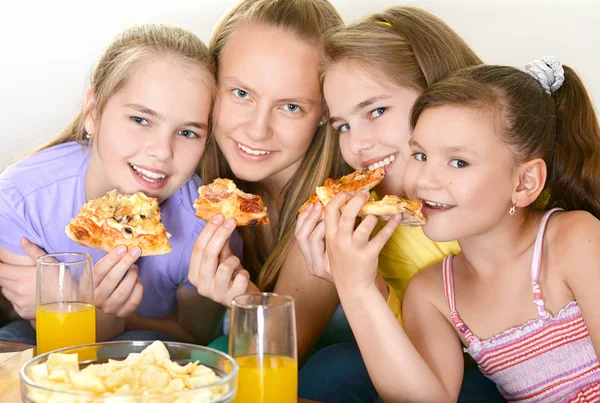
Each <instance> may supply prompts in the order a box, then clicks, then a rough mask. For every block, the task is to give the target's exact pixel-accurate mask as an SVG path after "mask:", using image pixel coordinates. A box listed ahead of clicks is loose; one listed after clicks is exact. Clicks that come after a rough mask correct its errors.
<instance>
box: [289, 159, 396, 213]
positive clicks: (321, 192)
mask: <svg viewBox="0 0 600 403" xmlns="http://www.w3.org/2000/svg"><path fill="white" fill-rule="evenodd" d="M384 176H385V169H384V168H377V169H374V170H372V171H368V170H359V171H354V172H352V173H351V174H348V175H346V176H343V177H341V178H340V179H331V178H329V179H327V180H325V183H324V184H323V186H318V187H317V189H316V192H315V193H313V194H312V195H311V196H310V198H309V199H308V200H307V201H306V203H304V204H303V205H302V206H301V207H300V208H299V209H298V214H300V213H301V212H303V211H304V210H306V209H307V208H308V206H310V205H311V204H316V203H319V202H320V203H321V204H322V205H323V206H326V205H327V203H329V201H330V200H331V199H333V197H334V196H335V195H336V194H338V193H341V192H348V193H352V194H357V193H359V192H361V191H363V190H371V189H373V188H374V187H375V186H377V185H378V184H379V183H381V181H382V180H383V177H384Z"/></svg>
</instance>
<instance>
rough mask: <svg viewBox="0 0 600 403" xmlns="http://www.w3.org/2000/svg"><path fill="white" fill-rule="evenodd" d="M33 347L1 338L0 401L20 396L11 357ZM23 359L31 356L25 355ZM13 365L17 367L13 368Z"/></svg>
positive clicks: (304, 401)
mask: <svg viewBox="0 0 600 403" xmlns="http://www.w3.org/2000/svg"><path fill="white" fill-rule="evenodd" d="M32 347H33V346H31V345H29V344H22V343H15V342H13V341H7V340H0V401H6V399H7V398H14V397H16V396H19V398H20V384H19V373H18V371H19V369H18V368H20V364H21V360H11V358H13V357H15V356H16V355H19V353H20V352H22V351H25V350H28V349H30V348H32ZM28 356H29V354H28ZM23 359H29V358H28V357H24V358H23ZM8 360H11V361H8ZM4 363H6V365H3V364H4ZM13 363H15V364H13ZM11 364H12V365H11ZM13 366H14V367H15V368H12V367H13ZM17 367H18V368H17ZM2 369H3V370H2ZM13 401H14V400H13ZM298 403H318V402H315V401H314V400H307V399H298Z"/></svg>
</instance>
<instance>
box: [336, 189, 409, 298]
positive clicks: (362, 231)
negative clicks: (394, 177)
mask: <svg viewBox="0 0 600 403" xmlns="http://www.w3.org/2000/svg"><path fill="white" fill-rule="evenodd" d="M368 198H369V193H368V192H361V193H359V194H357V195H356V196H354V197H351V196H350V195H349V194H348V193H340V194H338V195H336V196H335V197H334V198H333V199H332V200H331V201H330V202H329V203H328V204H327V207H325V221H324V222H325V240H326V249H327V255H328V257H329V265H330V267H331V274H332V276H333V279H334V282H335V285H336V287H337V288H338V290H340V289H342V288H349V287H351V288H353V289H355V290H357V289H364V288H369V287H371V286H376V281H375V279H376V276H377V261H378V256H379V253H380V252H381V249H382V248H383V246H384V245H385V243H386V242H387V241H388V240H389V239H390V237H391V236H392V234H393V233H394V231H395V230H396V228H397V227H398V224H399V223H400V217H399V216H398V215H395V216H393V217H392V218H390V220H389V221H388V222H387V224H386V225H385V226H384V227H383V228H382V229H381V231H379V232H378V233H377V235H375V236H374V237H373V239H371V240H369V237H370V235H371V233H372V232H373V229H374V228H375V226H376V225H377V218H376V217H374V216H367V217H366V218H365V219H364V220H362V222H361V223H360V224H359V225H358V226H357V227H356V229H355V223H356V218H357V216H358V213H359V211H360V209H361V207H362V205H363V204H364V203H365V202H366V201H367V200H368ZM346 202H347V204H346ZM344 204H346V206H345V207H344V209H343V211H341V209H342V206H344Z"/></svg>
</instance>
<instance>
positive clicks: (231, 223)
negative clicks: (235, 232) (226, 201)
mask: <svg viewBox="0 0 600 403" xmlns="http://www.w3.org/2000/svg"><path fill="white" fill-rule="evenodd" d="M224 225H225V227H227V228H233V227H235V220H234V219H233V218H228V219H227V221H225V224H224Z"/></svg>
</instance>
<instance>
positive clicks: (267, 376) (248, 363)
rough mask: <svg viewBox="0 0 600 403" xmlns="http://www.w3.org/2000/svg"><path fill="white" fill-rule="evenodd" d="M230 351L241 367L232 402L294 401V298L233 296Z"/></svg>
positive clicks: (295, 372)
mask: <svg viewBox="0 0 600 403" xmlns="http://www.w3.org/2000/svg"><path fill="white" fill-rule="evenodd" d="M229 354H231V355H232V356H233V357H234V358H235V360H236V361H237V363H238V365H239V367H240V370H239V373H238V389H237V395H236V397H235V399H234V403H242V402H243V403H288V402H290V403H291V402H294V403H295V402H297V401H298V356H297V351H296V316H295V311H294V299H293V298H292V297H290V296H287V295H278V294H274V293H252V294H244V295H240V296H238V297H236V298H234V300H233V302H232V305H231V331H230V333H229Z"/></svg>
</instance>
